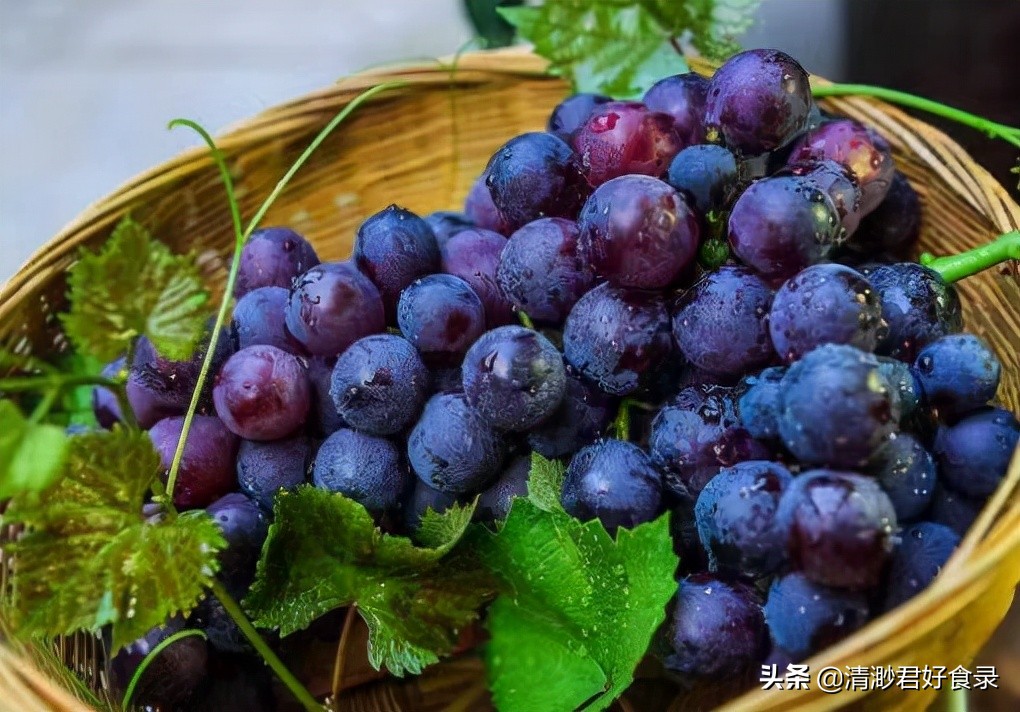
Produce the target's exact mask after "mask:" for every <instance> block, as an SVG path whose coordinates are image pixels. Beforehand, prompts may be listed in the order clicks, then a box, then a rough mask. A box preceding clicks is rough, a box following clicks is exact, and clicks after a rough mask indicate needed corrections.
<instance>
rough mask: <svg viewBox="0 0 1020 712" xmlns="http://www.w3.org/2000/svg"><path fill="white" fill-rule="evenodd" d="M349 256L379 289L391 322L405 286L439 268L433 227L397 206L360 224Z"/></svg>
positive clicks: (391, 206) (390, 207) (392, 206)
mask: <svg viewBox="0 0 1020 712" xmlns="http://www.w3.org/2000/svg"><path fill="white" fill-rule="evenodd" d="M351 257H352V259H353V260H354V262H355V263H356V264H357V265H358V269H359V270H361V271H362V272H364V273H365V275H366V276H368V278H369V279H371V280H372V282H373V283H374V284H375V286H376V287H378V288H379V294H380V295H382V300H383V304H384V305H385V307H386V314H387V316H388V317H389V320H390V321H391V322H392V320H393V318H394V316H395V314H396V310H397V300H398V299H399V298H400V292H401V291H402V290H403V289H404V287H406V286H407V285H409V284H410V283H411V282H413V281H414V280H416V279H417V278H418V277H422V276H424V275H427V274H432V273H433V272H436V271H438V269H439V246H438V245H437V244H436V236H435V233H433V232H432V228H430V227H429V225H428V223H427V222H425V221H424V220H422V219H421V218H420V217H418V216H417V215H415V214H414V213H412V212H411V211H409V210H405V209H403V208H401V207H398V206H396V205H390V206H389V207H388V208H386V209H385V210H381V211H379V212H378V213H376V214H375V215H373V216H371V217H370V218H368V219H367V220H365V222H363V223H362V224H361V227H359V228H358V234H357V236H356V237H355V238H354V251H353V253H352V255H351Z"/></svg>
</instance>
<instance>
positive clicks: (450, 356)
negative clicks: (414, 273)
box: [397, 274, 485, 366]
mask: <svg viewBox="0 0 1020 712" xmlns="http://www.w3.org/2000/svg"><path fill="white" fill-rule="evenodd" d="M397 323H398V324H399V325H400V333H402V334H403V335H404V338H406V339H407V340H408V341H409V342H411V343H412V344H414V346H415V348H417V349H418V351H419V352H420V353H421V355H422V358H423V359H425V361H426V362H427V363H429V364H431V365H434V366H450V365H453V364H457V363H459V362H460V360H461V358H462V357H463V356H464V354H465V353H466V352H467V350H468V348H469V347H470V346H471V344H473V343H474V342H475V341H477V340H478V337H479V336H481V335H482V333H483V332H484V331H485V308H484V307H483V306H482V300H481V299H480V298H479V297H478V295H477V294H476V293H475V291H474V290H473V289H471V286H470V285H469V284H468V283H467V282H465V281H464V280H463V279H461V278H460V277H454V276H453V275H451V274H432V275H429V276H428V277H424V278H422V279H419V280H416V281H415V282H414V283H412V284H411V285H410V286H409V287H408V288H407V289H405V290H404V293H403V294H401V295H400V302H399V304H398V305H397Z"/></svg>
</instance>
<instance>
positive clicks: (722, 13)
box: [670, 0, 761, 62]
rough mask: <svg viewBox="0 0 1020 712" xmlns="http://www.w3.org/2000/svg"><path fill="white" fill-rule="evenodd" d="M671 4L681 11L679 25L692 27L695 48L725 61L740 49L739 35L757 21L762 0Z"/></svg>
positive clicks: (688, 0)
mask: <svg viewBox="0 0 1020 712" xmlns="http://www.w3.org/2000/svg"><path fill="white" fill-rule="evenodd" d="M670 4H671V5H673V6H674V7H675V8H676V10H677V12H678V16H677V20H676V21H677V26H681V27H687V28H690V29H691V32H690V40H691V44H693V45H694V48H695V49H697V50H698V52H700V53H701V54H702V55H703V56H705V57H708V58H709V59H713V60H716V61H719V62H721V61H723V60H725V59H727V58H728V57H730V56H731V55H733V54H735V53H737V52H739V51H740V44H739V43H738V42H737V38H738V37H740V36H741V35H743V34H744V33H745V32H747V30H748V29H749V28H750V27H751V25H752V24H753V23H754V13H755V11H756V10H757V9H758V6H759V5H760V4H761V0H684V1H683V2H676V3H670Z"/></svg>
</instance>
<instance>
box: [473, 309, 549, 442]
mask: <svg viewBox="0 0 1020 712" xmlns="http://www.w3.org/2000/svg"><path fill="white" fill-rule="evenodd" d="M462 369H463V371H462V372H463V377H464V394H465V395H466V397H467V400H468V403H470V404H471V406H472V407H473V408H474V409H475V410H476V411H477V412H478V415H479V416H481V417H482V419H484V420H485V421H486V422H487V423H489V425H491V426H492V427H494V428H498V429H500V430H513V431H526V430H529V429H531V428H533V427H534V426H536V425H538V424H539V423H541V422H542V421H543V420H545V419H546V418H548V417H549V416H550V415H552V413H553V412H554V411H555V410H556V409H557V408H558V407H559V405H560V401H561V400H562V399H563V393H564V391H565V390H566V386H567V383H566V374H565V372H564V369H563V357H562V356H561V355H560V352H559V351H557V350H556V347H555V346H553V345H552V343H551V342H550V341H549V340H548V339H547V338H545V337H544V336H542V335H541V334H539V333H538V332H537V331H532V330H531V329H525V328H524V327H523V326H501V327H499V328H498V329H493V330H492V331H487V332H485V333H484V334H483V335H482V337H481V338H480V339H478V341H476V342H475V343H474V345H473V346H472V347H471V348H470V349H469V350H468V352H467V354H466V355H465V356H464V364H463V366H462Z"/></svg>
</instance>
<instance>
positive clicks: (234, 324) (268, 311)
mask: <svg viewBox="0 0 1020 712" xmlns="http://www.w3.org/2000/svg"><path fill="white" fill-rule="evenodd" d="M289 298H290V292H289V291H288V290H286V289H284V288H283V287H259V288H257V289H253V290H251V291H250V292H248V293H247V294H245V295H244V296H243V297H241V298H240V299H238V300H237V303H236V304H235V305H234V313H233V317H232V319H231V330H232V331H233V334H234V339H235V340H236V342H237V348H238V349H245V348H248V347H249V346H258V345H266V346H275V347H276V348H278V349H283V350H284V351H288V352H290V353H292V354H301V353H302V352H303V351H304V349H303V348H302V347H301V344H299V343H298V342H297V340H296V339H295V338H294V337H293V336H291V335H290V333H289V332H288V331H287V325H286V323H285V322H286V313H287V300H288V299H289Z"/></svg>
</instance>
